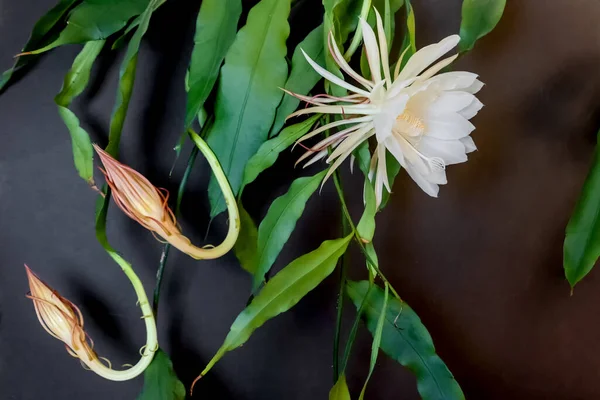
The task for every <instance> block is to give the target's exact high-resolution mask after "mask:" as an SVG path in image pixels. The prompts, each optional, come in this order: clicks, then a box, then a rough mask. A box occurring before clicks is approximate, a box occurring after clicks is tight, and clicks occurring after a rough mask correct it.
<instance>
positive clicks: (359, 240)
mask: <svg viewBox="0 0 600 400" xmlns="http://www.w3.org/2000/svg"><path fill="white" fill-rule="evenodd" d="M333 182H334V183H335V188H336V191H337V194H338V198H339V199H340V203H341V204H342V210H343V213H344V216H345V217H346V220H347V221H348V224H349V225H350V228H351V229H352V232H353V233H354V239H355V241H356V243H358V246H359V247H360V250H361V251H362V253H363V255H364V256H365V259H366V260H367V263H368V264H369V266H371V267H372V268H373V269H374V270H375V271H376V272H377V274H378V275H379V277H380V278H381V280H383V281H384V282H385V283H387V284H388V286H389V287H390V290H391V291H392V294H393V295H394V296H395V297H396V298H397V299H398V300H400V301H402V298H401V297H400V296H399V295H398V293H397V292H396V290H395V289H394V287H393V286H392V284H391V283H390V281H389V280H388V279H387V278H386V277H385V275H384V274H383V272H381V270H380V269H379V264H378V263H377V262H375V261H374V260H373V259H372V258H371V256H370V255H369V253H368V252H367V249H366V247H365V244H364V243H363V241H362V238H361V237H360V234H359V233H358V230H357V229H356V225H355V224H354V222H353V221H352V216H351V215H350V211H348V206H347V205H346V200H345V198H344V192H343V190H342V186H341V184H340V177H339V174H338V171H335V172H334V173H333Z"/></svg>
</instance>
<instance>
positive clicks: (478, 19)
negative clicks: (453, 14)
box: [458, 0, 506, 53]
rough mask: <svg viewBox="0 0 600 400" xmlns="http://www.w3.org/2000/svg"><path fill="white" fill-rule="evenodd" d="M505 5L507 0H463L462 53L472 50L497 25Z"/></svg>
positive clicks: (460, 47)
mask: <svg viewBox="0 0 600 400" xmlns="http://www.w3.org/2000/svg"><path fill="white" fill-rule="evenodd" d="M505 6H506V0H463V4H462V21H461V23H460V43H459V45H458V48H459V50H460V52H461V53H464V52H465V51H469V50H471V49H472V48H473V46H474V45H475V42H476V41H477V40H479V39H481V38H482V37H484V36H485V35H487V34H488V33H490V32H491V31H492V30H493V29H494V28H495V27H496V25H497V24H498V22H499V21H500V18H502V14H503V13H504V7H505Z"/></svg>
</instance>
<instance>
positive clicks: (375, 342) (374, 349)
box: [358, 284, 389, 400]
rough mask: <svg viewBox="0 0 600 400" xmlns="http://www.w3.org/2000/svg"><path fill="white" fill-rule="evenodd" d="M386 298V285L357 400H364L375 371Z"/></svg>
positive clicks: (387, 292) (386, 303) (387, 291)
mask: <svg viewBox="0 0 600 400" xmlns="http://www.w3.org/2000/svg"><path fill="white" fill-rule="evenodd" d="M388 296H389V287H388V285H387V284H386V285H385V291H384V293H383V305H382V306H381V310H380V311H379V318H378V319H377V327H376V328H375V332H374V333H373V344H372V345H371V361H370V363H369V374H368V375H367V379H366V380H365V384H364V385H363V388H362V390H361V391H360V396H359V397H358V400H363V399H364V397H365V392H366V390H367V385H368V383H369V380H370V379H371V375H373V371H374V370H375V365H376V364H377V356H378V355H379V346H380V345H381V336H382V335H383V324H384V323H385V315H386V312H387V305H388Z"/></svg>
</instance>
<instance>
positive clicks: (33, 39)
mask: <svg viewBox="0 0 600 400" xmlns="http://www.w3.org/2000/svg"><path fill="white" fill-rule="evenodd" d="M77 1H79V0H60V1H59V2H58V4H56V5H55V6H54V7H52V8H51V9H50V10H49V11H48V12H47V13H46V14H44V15H43V16H42V17H41V18H40V19H39V20H38V21H37V22H36V23H35V25H34V26H33V29H32V31H31V35H30V36H29V40H28V41H27V43H26V44H25V46H24V47H23V49H22V50H21V51H22V52H24V53H26V52H28V51H31V50H35V49H36V48H38V47H41V46H44V45H45V44H46V43H48V40H51V39H49V36H50V35H49V34H50V32H51V31H52V30H53V29H54V28H55V27H56V26H57V25H59V23H60V22H61V21H62V20H63V18H64V16H65V14H66V13H67V11H69V9H70V8H71V7H72V6H73V5H74V4H75V3H76V2H77ZM33 59H34V57H33V56H25V57H19V58H18V59H17V60H16V61H15V63H14V65H13V67H12V68H10V69H8V70H6V71H4V73H2V76H0V92H2V91H3V90H4V89H5V88H6V87H7V85H8V83H9V82H10V80H11V78H12V76H13V74H14V73H15V72H17V71H18V70H19V69H21V68H23V67H24V66H25V65H27V64H28V63H30V62H31V61H33Z"/></svg>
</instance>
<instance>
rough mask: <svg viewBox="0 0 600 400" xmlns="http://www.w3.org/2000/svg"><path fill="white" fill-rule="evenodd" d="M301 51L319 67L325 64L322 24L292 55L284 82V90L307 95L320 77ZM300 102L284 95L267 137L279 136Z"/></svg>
mask: <svg viewBox="0 0 600 400" xmlns="http://www.w3.org/2000/svg"><path fill="white" fill-rule="evenodd" d="M302 50H304V51H305V52H306V54H308V56H309V57H310V58H312V59H313V60H314V61H315V62H317V63H318V64H319V65H324V64H325V49H324V48H323V24H321V25H319V26H318V27H316V28H315V29H313V30H312V31H311V32H310V33H309V34H308V35H306V37H305V38H304V40H303V41H302V42H300V44H299V45H298V46H296V49H295V50H294V54H293V55H292V69H291V71H290V76H289V77H288V79H287V81H286V82H285V86H284V87H285V89H286V90H289V91H290V92H293V93H297V94H301V95H307V94H308V92H310V91H311V89H312V88H313V87H314V86H315V85H316V84H317V82H319V80H320V79H321V75H319V74H317V73H316V72H315V70H314V69H313V68H312V67H311V66H310V64H309V63H308V61H306V58H305V57H304V55H303V54H302ZM298 104H300V100H298V99H297V98H296V97H294V96H291V95H289V94H286V95H284V96H283V100H281V104H279V107H277V114H276V115H275V122H273V126H272V127H271V132H270V133H269V137H274V136H276V135H277V134H279V131H280V130H281V128H282V127H283V125H284V124H285V119H286V118H287V117H288V115H290V114H291V113H292V112H294V111H295V110H296V108H298Z"/></svg>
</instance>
